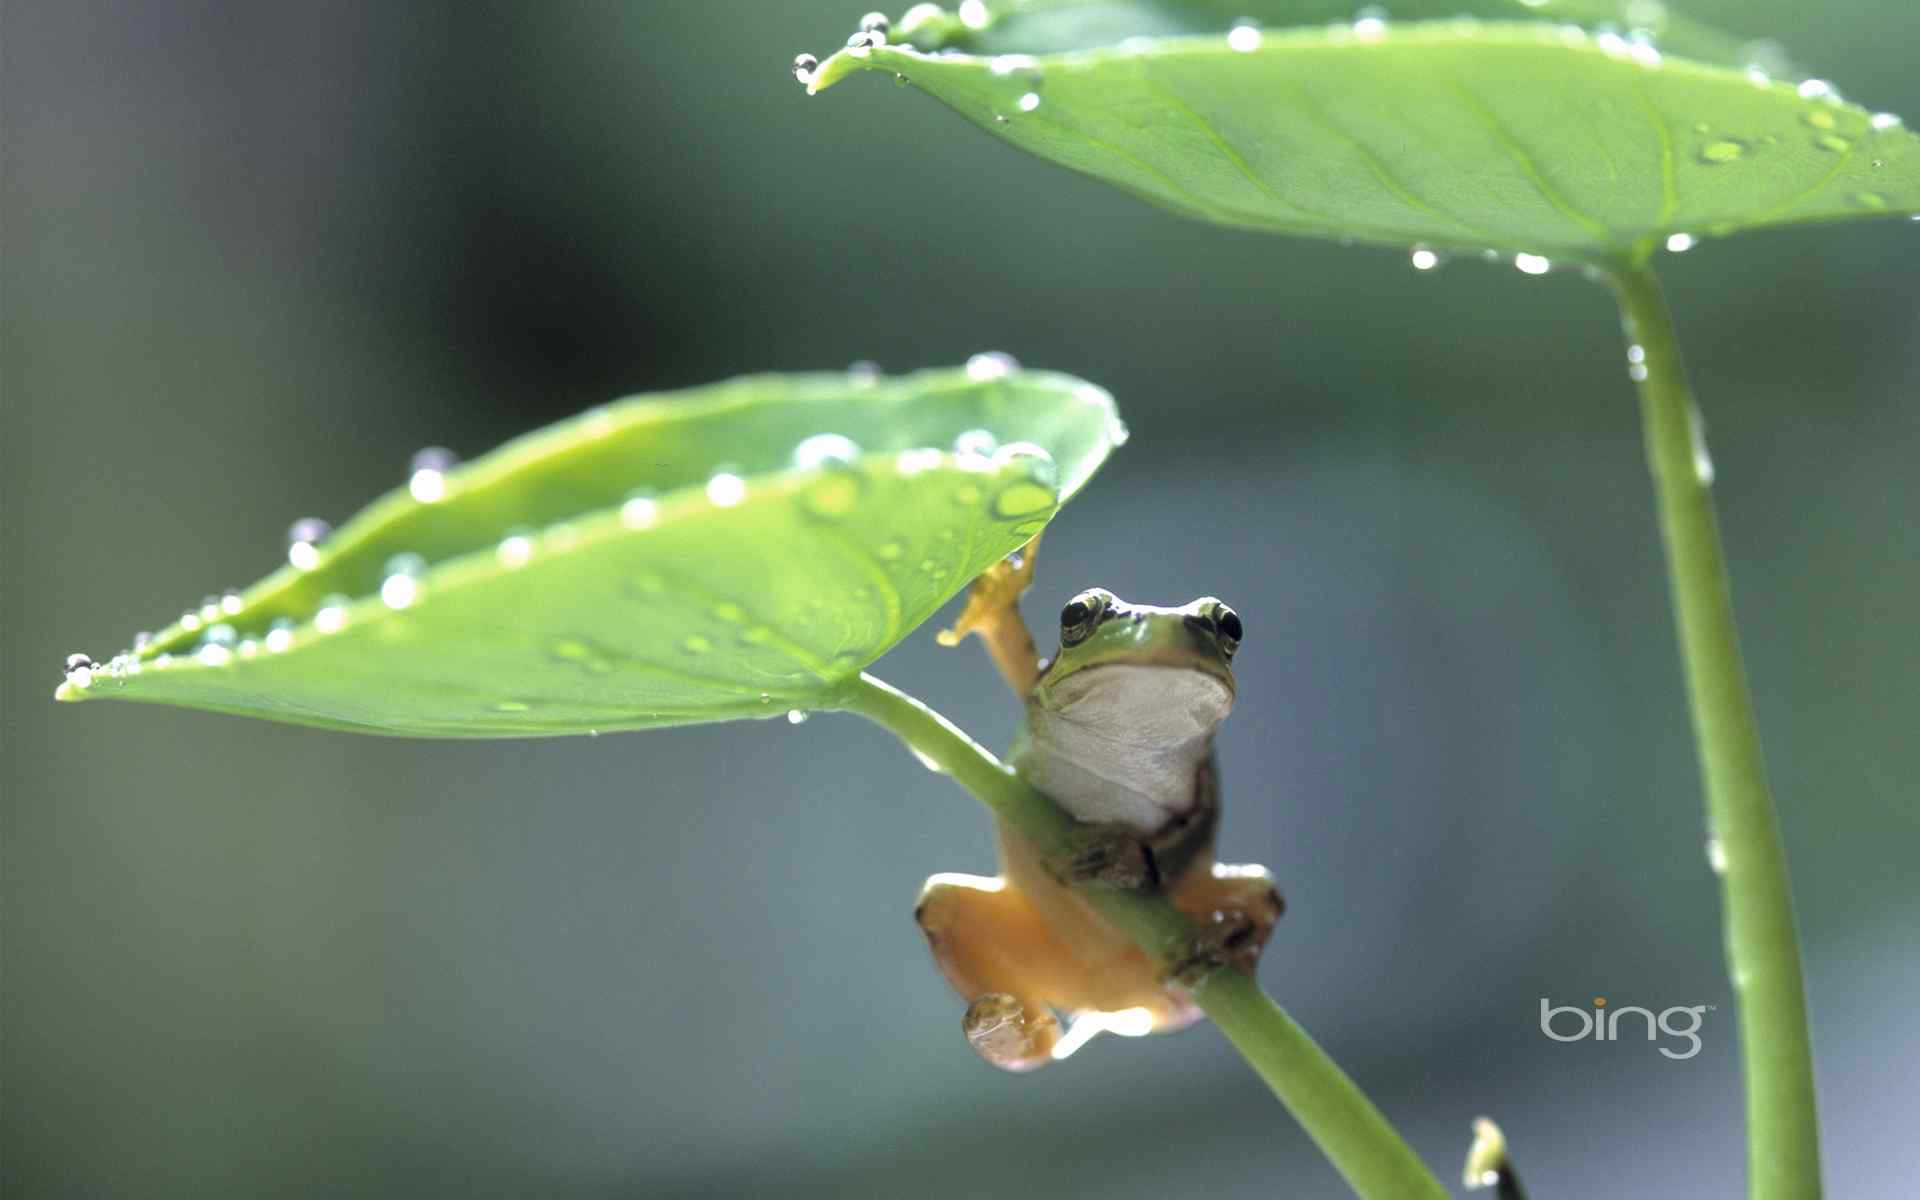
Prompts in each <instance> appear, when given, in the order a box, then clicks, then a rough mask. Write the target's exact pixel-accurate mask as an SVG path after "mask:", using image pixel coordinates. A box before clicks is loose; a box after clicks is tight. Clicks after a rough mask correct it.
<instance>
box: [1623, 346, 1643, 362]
mask: <svg viewBox="0 0 1920 1200" xmlns="http://www.w3.org/2000/svg"><path fill="white" fill-rule="evenodd" d="M1627 361H1628V362H1630V363H1643V362H1646V361H1647V348H1646V347H1645V346H1642V345H1641V344H1640V343H1638V342H1635V343H1634V344H1633V345H1631V346H1628V347H1627Z"/></svg>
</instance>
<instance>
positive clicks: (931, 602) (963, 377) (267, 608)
mask: <svg viewBox="0 0 1920 1200" xmlns="http://www.w3.org/2000/svg"><path fill="white" fill-rule="evenodd" d="M1123 437H1124V429H1123V427H1122V426H1121V425H1120V423H1119V419H1118V418H1117V416H1116V415H1115V413H1114V409H1113V404H1112V401H1111V399H1110V398H1109V397H1108V396H1107V394H1106V393H1105V392H1103V391H1101V390H1100V389H1099V388H1096V387H1094V386H1093V385H1091V384H1087V383H1082V382H1080V381H1079V380H1075V379H1071V378H1067V377H1065V376H1061V375H1053V374H1048V373H1044V372H1034V371H1022V370H1020V369H1018V368H1017V367H1014V366H1013V365H1012V364H1011V361H1010V360H1007V359H1005V358H1004V356H997V355H982V356H979V357H977V358H976V359H975V360H973V362H971V363H970V364H969V365H968V368H967V369H966V370H963V371H940V372H925V373H921V374H917V375H911V376H905V377H902V378H898V379H879V378H877V377H874V376H872V375H867V374H861V373H852V374H845V375H807V376H796V377H774V376H769V377H759V378H750V379H742V380H737V381H734V382H732V383H725V384H720V385H717V386H714V387H708V388H702V389H696V390H694V391H689V392H682V393H678V394H675V395H672V396H666V397H660V398H639V399H632V400H626V401H622V402H620V403H617V404H613V405H609V406H607V407H604V408H600V409H595V410H593V411H591V412H588V413H586V414H583V415H582V416H580V417H577V418H574V419H573V420H570V421H565V422H562V423H560V424H558V425H554V426H551V427H549V428H547V429H544V430H541V431H539V432H536V433H533V434H529V435H527V436H526V437H523V438H520V439H518V440H516V441H514V442H511V443H508V444H507V445H505V446H503V447H501V448H500V449H498V450H495V451H494V452H492V453H491V454H488V455H487V456H486V457H484V458H481V459H478V460H476V461H474V462H472V463H470V464H468V465H466V466H462V467H447V468H446V469H444V470H443V469H441V468H440V467H439V466H438V465H436V464H431V463H429V464H424V465H423V466H422V467H421V468H420V469H419V470H417V471H416V472H415V474H414V475H413V477H412V478H411V479H410V480H409V482H408V486H407V487H405V488H402V489H400V490H397V491H395V492H394V493H392V494H390V495H388V496H386V497H384V498H382V499H380V500H378V501H376V502H375V503H373V504H372V505H370V506H369V507H368V508H367V509H365V510H364V511H363V512H361V513H360V515H358V516H357V517H355V518H354V519H353V520H352V521H351V522H349V523H348V524H347V525H345V526H343V527H342V528H341V529H340V530H339V531H338V532H337V533H335V534H333V535H332V536H330V537H325V538H324V539H321V540H318V541H308V540H298V541H295V542H294V544H293V547H292V550H291V552H290V554H289V558H290V562H289V564H288V565H287V566H286V567H283V568H282V569H280V570H279V571H277V572H275V573H274V574H272V575H270V576H268V577H267V578H266V579H264V580H262V581H260V582H259V583H257V584H255V585H254V586H253V587H251V588H249V589H247V590H246V591H245V592H244V593H232V594H229V595H228V596H226V597H216V598H212V599H210V600H209V601H208V603H207V604H206V605H205V606H203V607H202V608H201V609H199V610H196V611H193V612H189V613H187V614H184V615H183V616H182V617H181V619H180V620H179V621H177V622H175V623H174V624H173V625H171V626H170V627H168V628H167V629H166V630H165V631H163V632H162V633H160V634H159V635H158V636H156V637H153V638H150V639H144V640H142V641H141V643H140V645H139V646H138V647H137V649H135V650H132V651H129V652H127V653H124V654H122V655H119V656H117V657H116V658H114V659H113V660H112V661H111V662H110V663H106V664H101V665H91V664H78V665H76V667H75V669H74V670H72V671H70V672H69V674H68V678H67V682H66V683H65V684H64V685H62V687H61V688H60V691H59V693H58V694H59V698H60V699H63V700H79V699H88V698H94V697H101V696H106V697H114V698H119V699H126V700H143V701H153V702H158V703H165V704H178V705H184V706H186V707H190V708H202V709H210V710H213V711H218V712H229V713H239V714H244V715H249V716H260V717H268V718H272V719H276V720H283V721H292V722H297V723H302V724H309V725H322V726H328V727H333V728H340V729H352V730H358V731H362V732H370V733H405V734H421V735H437V736H453V737H461V736H469V737H472V736H513V735H528V734H551V733H574V732H588V731H593V730H603V729H608V730H610V729H636V728H645V727H648V726H656V725H667V724H676V723H685V722H694V721H713V720H724V719H729V718H734V717H750V716H770V715H774V714H776V713H783V712H785V711H787V710H789V709H801V708H808V707H814V706H818V705H821V704H824V703H830V702H831V697H832V694H833V691H834V689H835V688H836V687H837V686H838V685H839V684H841V683H843V682H844V681H846V680H847V679H849V678H850V677H852V676H854V675H856V674H857V673H858V672H859V671H860V670H861V668H863V667H865V666H866V665H867V664H868V663H870V662H872V661H873V660H874V659H875V658H878V657H879V656H880V655H881V654H882V653H884V652H885V651H886V650H887V649H888V648H889V647H891V646H892V645H894V643H896V642H898V641H899V640H900V639H901V638H902V637H904V636H905V635H906V634H907V633H908V632H910V631H911V630H912V629H913V628H914V627H915V626H917V625H919V624H920V623H921V622H922V621H925V620H926V619H927V618H928V617H929V616H931V615H932V614H933V612H934V611H935V610H936V609H937V608H938V607H939V606H940V605H941V604H942V603H944V602H945V601H946V600H947V599H948V598H949V597H950V596H952V595H953V594H954V593H955V592H956V591H958V590H959V589H960V588H961V587H963V586H964V585H965V584H966V583H967V582H968V581H969V580H971V579H972V578H973V576H974V575H976V574H978V573H979V572H980V571H981V570H982V569H984V568H985V567H987V566H988V565H990V564H992V563H993V562H995V561H997V560H998V559H1000V558H1002V557H1004V556H1005V555H1007V554H1008V553H1010V552H1012V551H1013V550H1015V549H1017V548H1019V546H1020V545H1021V544H1022V543H1023V542H1025V541H1026V540H1027V539H1028V538H1030V537H1032V536H1033V535H1034V534H1035V533H1037V532H1038V531H1039V530H1040V528H1041V527H1042V526H1044V525H1045V524H1046V522H1047V520H1048V519H1049V518H1050V517H1051V516H1052V515H1053V513H1054V512H1055V511H1056V510H1057V508H1058V506H1059V504H1060V503H1062V502H1063V501H1064V500H1065V499H1066V498H1067V497H1069V496H1071V495H1072V494H1073V493H1074V492H1075V491H1077V490H1078V489H1079V488H1080V486H1081V485H1082V484H1083V483H1085V482H1086V480H1087V478H1088V477H1089V476H1090V475H1091V474H1092V473H1093V471H1094V470H1095V469H1096V468H1097V467H1098V466H1099V465H1100V463H1101V462H1102V461H1104V460H1105V458H1106V456H1107V454H1108V452H1109V451H1110V450H1111V449H1112V447H1113V446H1115V445H1117V444H1118V443H1119V441H1120V440H1121V439H1122V438H1123Z"/></svg>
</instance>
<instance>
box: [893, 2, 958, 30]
mask: <svg viewBox="0 0 1920 1200" xmlns="http://www.w3.org/2000/svg"><path fill="white" fill-rule="evenodd" d="M946 15H947V11H946V10H945V9H943V8H941V7H940V6H939V5H938V4H932V3H925V4H916V5H914V6H913V7H912V8H909V9H908V10H907V11H906V12H905V13H903V14H901V16H900V32H901V33H912V32H913V31H914V30H916V29H918V28H919V27H920V26H922V25H925V24H926V23H927V22H929V21H938V20H939V19H940V18H942V17H944V16H946Z"/></svg>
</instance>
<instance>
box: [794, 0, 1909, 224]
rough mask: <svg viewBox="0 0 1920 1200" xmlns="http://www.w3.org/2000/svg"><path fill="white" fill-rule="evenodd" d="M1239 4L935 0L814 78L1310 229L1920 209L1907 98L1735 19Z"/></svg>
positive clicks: (1453, 3)
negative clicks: (1340, 10) (1757, 53)
mask: <svg viewBox="0 0 1920 1200" xmlns="http://www.w3.org/2000/svg"><path fill="white" fill-rule="evenodd" d="M1250 7H1251V8H1254V9H1256V10H1258V9H1259V8H1260V7H1262V6H1261V5H1258V4H1249V3H1248V2H1247V0H1235V2H1234V3H1231V4H1225V3H1220V2H1217V0H1025V2H1024V3H1013V4H1011V5H1009V4H1008V3H1007V2H1006V0H1001V3H999V4H980V3H978V0H974V3H972V4H969V5H962V6H960V8H958V9H956V10H955V11H954V12H952V13H948V12H946V11H945V10H935V9H933V8H932V7H931V6H921V7H920V8H918V9H916V10H914V11H913V12H912V13H910V14H909V15H908V19H906V20H903V22H902V23H901V25H900V27H899V28H898V29H897V30H896V32H895V33H894V34H893V38H894V40H893V41H890V42H887V43H885V44H882V45H878V46H859V45H857V46H852V47H849V48H848V49H846V50H844V51H842V52H840V53H838V54H836V55H834V56H833V57H832V58H830V59H828V60H827V61H826V62H825V63H823V64H821V65H820V66H819V68H818V69H817V70H816V71H813V72H811V73H809V74H808V75H807V82H808V84H809V87H810V89H811V90H814V91H818V90H819V89H821V88H825V87H828V86H831V85H832V84H833V83H835V82H836V81H838V80H840V79H842V78H844V77H845V76H846V75H848V74H849V73H851V72H854V71H857V70H862V69H866V70H878V71H886V72H889V73H892V74H895V75H898V76H900V77H902V78H904V79H905V80H906V81H907V82H909V83H911V84H913V85H914V86H916V87H918V88H920V89H922V90H923V91H926V92H928V93H929V94H931V95H933V96H935V97H936V98H938V99H940V100H941V101H943V102H945V103H946V104H948V105H950V106H951V107H952V108H953V109H955V110H956V111H957V112H959V113H960V114H961V115H963V116H965V117H967V118H968V119H969V120H972V121H973V122H974V123H976V124H978V125H979V126H981V127H982V128H984V129H987V130H990V131H992V132H993V133H995V134H997V135H998V136H1001V137H1004V138H1005V139H1006V140H1007V141H1009V142H1011V143H1012V144H1014V145H1016V146H1019V147H1021V148H1022V149H1025V150H1028V151H1031V152H1032V153H1034V154H1038V155H1040V156H1041V157H1043V158H1048V159H1051V160H1053V161H1055V162H1058V163H1061V164H1062V165H1064V166H1068V167H1071V168H1073V169H1074V170H1077V171H1081V172H1084V173H1086V174H1088V175H1092V176H1095V177H1096V178H1100V179H1104V180H1106V181H1107V182H1109V183H1113V184H1115V185H1117V186H1119V187H1122V188H1125V189H1126V190H1128V191H1131V192H1134V193H1136V194H1138V195H1140V196H1142V197H1144V198H1145V199H1147V200H1149V201H1152V202H1153V203H1156V204H1160V205H1163V206H1165V207H1168V208H1171V209H1174V210H1176V211H1179V212H1183V213H1186V214H1188V215H1190V216H1196V217H1202V218H1205V219H1208V220H1212V221H1216V222H1219V223H1221V224H1226V225H1236V226H1244V227H1251V228H1261V229H1270V230H1275V231H1278V232H1284V233H1295V234H1303V235H1309V236H1319V237H1339V238H1353V239H1361V240H1367V241H1376V242H1386V243H1392V244H1397V245H1409V244H1425V245H1433V246H1440V247H1457V248H1468V249H1484V248H1491V249H1499V250H1504V251H1512V252H1525V253H1530V254H1535V255H1552V256H1566V257H1571V258H1574V259H1581V260H1596V259H1601V258H1607V257H1613V256H1618V255H1621V254H1628V253H1633V252H1636V251H1642V250H1644V249H1645V248H1647V247H1649V246H1651V245H1653V244H1655V243H1656V241H1658V240H1664V239H1668V238H1671V237H1674V236H1676V235H1681V236H1690V235H1699V234H1712V235H1719V234H1725V233H1731V232H1734V231H1737V230H1741V229H1748V228H1755V227H1761V226H1769V225H1784V224H1790V223H1794V222H1800V221H1815V220H1831V219H1837V218H1841V217H1854V216H1876V215H1879V216H1885V215H1889V214H1900V213H1907V212H1920V138H1917V137H1915V136H1914V135H1913V134H1912V133H1910V132H1908V131H1907V130H1906V128H1905V127H1904V126H1903V125H1902V124H1901V123H1900V121H1899V120H1898V118H1895V117H1893V116H1891V115H1889V114H1871V113H1869V112H1867V111H1866V110H1864V109H1861V108H1858V107H1856V106H1854V105H1851V104H1847V103H1845V102H1843V101H1841V100H1840V98H1839V96H1838V94H1837V93H1836V92H1834V91H1833V89H1832V88H1831V87H1830V86H1829V85H1827V84H1825V83H1824V82H1822V81H1818V80H1809V81H1805V82H1802V83H1799V84H1793V83H1784V82H1778V81H1775V80H1773V79H1771V78H1770V77H1769V76H1768V75H1767V74H1765V73H1764V72H1763V71H1762V70H1761V69H1759V68H1758V67H1741V66H1738V65H1733V64H1737V63H1738V62H1739V61H1740V60H1741V59H1742V58H1743V57H1745V56H1744V55H1743V54H1742V52H1741V50H1740V48H1739V47H1738V46H1737V44H1736V43H1735V42H1734V41H1733V39H1731V38H1727V37H1724V36H1721V35H1716V34H1713V33H1711V32H1710V31H1706V30H1702V29H1700V28H1698V27H1695V26H1691V25H1681V24H1680V23H1678V22H1675V21H1673V20H1670V19H1668V18H1667V17H1666V16H1665V15H1664V10H1663V9H1661V6H1659V5H1657V4H1647V3H1646V2H1645V0H1641V3H1638V4H1629V5H1627V6H1626V8H1625V11H1626V12H1628V13H1629V14H1633V13H1634V12H1635V11H1636V10H1638V11H1639V12H1640V14H1641V15H1642V17H1643V18H1645V19H1648V20H1652V19H1653V17H1656V16H1657V18H1658V20H1657V21H1656V22H1655V24H1657V25H1658V26H1659V28H1657V29H1654V28H1648V29H1629V30H1628V32H1625V33H1622V32H1620V31H1619V30H1618V29H1616V28H1610V27H1606V26H1600V25H1596V26H1594V27H1592V28H1588V27H1586V26H1584V25H1580V24H1559V23H1549V22H1547V21H1545V20H1540V19H1522V20H1515V19H1512V18H1514V17H1516V16H1521V17H1531V18H1538V17H1544V16H1551V17H1553V18H1555V20H1556V21H1574V20H1580V21H1588V22H1591V21H1593V20H1594V19H1595V18H1596V16H1597V15H1598V14H1600V13H1602V12H1604V11H1607V10H1608V9H1611V8H1612V7H1613V6H1611V5H1605V6H1603V5H1602V4H1600V3H1598V2H1597V0H1594V2H1584V0H1541V2H1540V3H1538V4H1536V3H1531V2H1529V0H1478V2H1477V3H1473V4H1469V5H1467V7H1468V8H1469V10H1471V13H1472V15H1471V16H1470V17H1469V18H1466V19H1447V20H1424V21H1423V20H1415V21H1411V22H1408V21H1402V20H1395V21H1394V22H1392V23H1389V22H1387V21H1386V20H1385V19H1383V18H1377V17H1371V16H1368V17H1363V18H1361V19H1359V20H1354V19H1352V18H1351V16H1350V15H1349V16H1347V17H1346V18H1345V19H1343V20H1341V21H1340V22H1339V23H1338V24H1334V25H1327V24H1318V23H1315V24H1309V23H1308V22H1310V21H1319V20H1321V19H1322V18H1324V17H1328V16H1331V15H1332V14H1333V13H1334V11H1335V6H1334V5H1331V4H1327V3H1324V2H1321V0H1312V2H1308V3H1300V2H1297V0H1289V2H1286V3H1282V2H1281V0H1267V2H1266V3H1265V5H1264V7H1265V8H1266V9H1268V10H1272V11H1273V12H1274V13H1280V12H1284V13H1286V14H1287V19H1288V22H1289V25H1288V27H1285V28H1278V27H1275V26H1273V25H1268V26H1267V27H1265V28H1262V27H1260V26H1258V25H1256V24H1253V23H1251V22H1248V21H1241V22H1235V21H1234V19H1233V18H1232V17H1231V16H1230V15H1228V10H1229V9H1236V10H1245V9H1247V8H1250ZM1341 7H1344V6H1341ZM1406 7H1407V6H1406V5H1400V6H1396V14H1397V15H1404V12H1405V9H1406ZM1412 7H1413V12H1414V14H1415V15H1417V14H1419V13H1420V12H1421V11H1422V10H1428V11H1430V12H1431V13H1432V14H1434V15H1442V14H1452V13H1454V12H1457V11H1458V10H1459V9H1460V8H1461V7H1462V6H1461V4H1460V3H1459V2H1458V0H1444V2H1441V0H1417V2H1416V3H1415V4H1414V5H1413V6H1412ZM1649 14H1652V15H1651V16H1649ZM1481 18H1504V19H1491V20H1488V19H1481ZM1203 31H1204V32H1203ZM1129 34H1131V35H1132V36H1129ZM1676 52H1685V53H1686V54H1688V55H1691V56H1693V57H1678V56H1677V54H1676Z"/></svg>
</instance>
